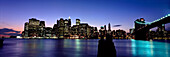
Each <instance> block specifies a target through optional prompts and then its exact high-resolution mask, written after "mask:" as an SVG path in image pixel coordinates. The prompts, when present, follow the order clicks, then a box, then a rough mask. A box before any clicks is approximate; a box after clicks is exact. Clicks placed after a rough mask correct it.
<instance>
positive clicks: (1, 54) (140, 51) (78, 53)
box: [0, 39, 170, 57]
mask: <svg viewBox="0 0 170 57" xmlns="http://www.w3.org/2000/svg"><path fill="white" fill-rule="evenodd" d="M113 42H114V44H115V47H116V51H117V56H118V57H169V56H170V55H169V52H170V48H169V47H170V43H167V42H156V41H140V40H113ZM97 49H98V39H88V40H84V39H61V40H53V39H40V40H38V39H30V40H27V39H5V41H4V45H3V47H2V48H0V57H97Z"/></svg>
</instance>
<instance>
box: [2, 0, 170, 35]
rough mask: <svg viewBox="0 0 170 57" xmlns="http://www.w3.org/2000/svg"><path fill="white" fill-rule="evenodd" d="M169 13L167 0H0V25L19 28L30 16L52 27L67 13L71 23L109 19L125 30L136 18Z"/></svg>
mask: <svg viewBox="0 0 170 57" xmlns="http://www.w3.org/2000/svg"><path fill="white" fill-rule="evenodd" d="M169 13H170V0H0V29H2V28H9V29H13V30H16V31H23V30H24V23H25V22H28V21H29V19H30V18H32V17H34V18H37V19H38V20H42V21H45V24H46V27H53V25H54V24H56V22H57V20H59V19H60V18H61V17H62V18H64V19H68V17H69V16H70V17H71V21H72V25H75V21H76V19H77V18H79V19H80V20H81V22H83V23H88V24H89V25H91V26H96V27H98V29H100V26H103V25H108V23H110V24H111V26H112V30H117V29H123V30H125V31H127V32H128V30H129V29H130V28H133V26H134V21H135V20H136V19H139V18H144V19H145V20H146V21H148V22H151V21H154V20H156V19H159V18H161V17H163V16H165V15H167V14H169ZM114 25H120V26H118V27H115V26H114ZM166 27H170V25H169V24H167V25H166Z"/></svg>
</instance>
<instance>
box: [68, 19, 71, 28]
mask: <svg viewBox="0 0 170 57" xmlns="http://www.w3.org/2000/svg"><path fill="white" fill-rule="evenodd" d="M68 25H69V26H70V27H71V19H70V16H69V19H68Z"/></svg>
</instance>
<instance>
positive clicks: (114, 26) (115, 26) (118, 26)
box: [113, 25, 122, 27]
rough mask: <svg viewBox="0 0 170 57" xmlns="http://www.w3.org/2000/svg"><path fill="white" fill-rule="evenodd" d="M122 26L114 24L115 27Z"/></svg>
mask: <svg viewBox="0 0 170 57" xmlns="http://www.w3.org/2000/svg"><path fill="white" fill-rule="evenodd" d="M120 26H122V25H113V27H120Z"/></svg>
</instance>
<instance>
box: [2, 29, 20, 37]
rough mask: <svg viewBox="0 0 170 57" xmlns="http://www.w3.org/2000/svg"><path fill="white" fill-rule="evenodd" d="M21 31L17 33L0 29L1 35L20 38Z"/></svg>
mask: <svg viewBox="0 0 170 57" xmlns="http://www.w3.org/2000/svg"><path fill="white" fill-rule="evenodd" d="M20 32H21V31H16V30H13V29H9V28H2V29H0V35H10V36H19V35H21V34H20Z"/></svg>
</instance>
